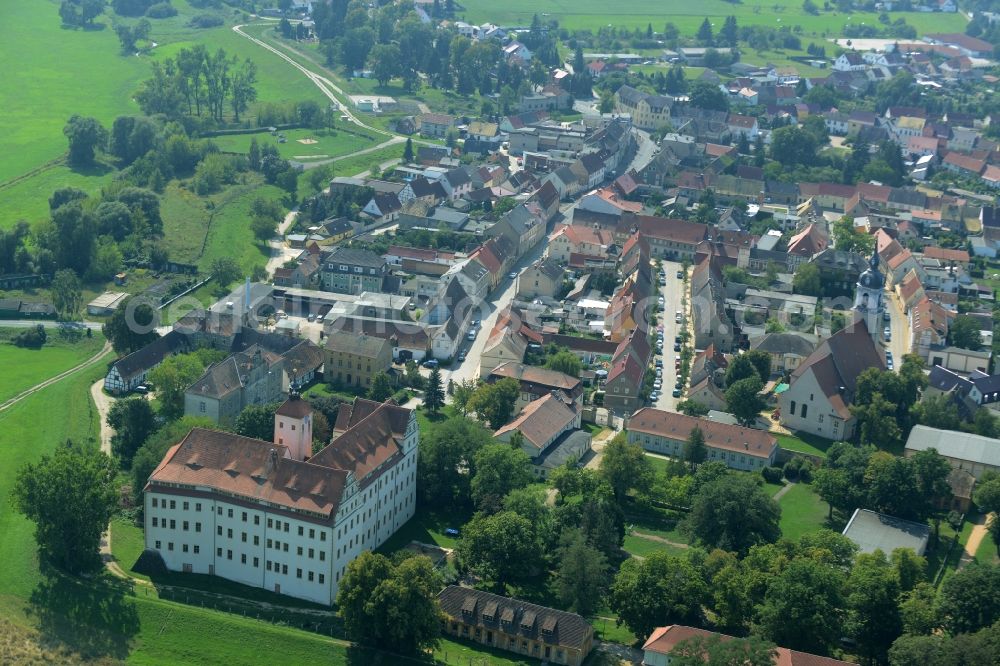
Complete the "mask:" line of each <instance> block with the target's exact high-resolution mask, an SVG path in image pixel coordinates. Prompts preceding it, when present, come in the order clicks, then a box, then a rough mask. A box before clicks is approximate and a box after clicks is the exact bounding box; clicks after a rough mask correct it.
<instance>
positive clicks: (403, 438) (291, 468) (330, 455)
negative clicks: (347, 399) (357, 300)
mask: <svg viewBox="0 0 1000 666" xmlns="http://www.w3.org/2000/svg"><path fill="white" fill-rule="evenodd" d="M274 420H275V423H274V441H272V442H266V441H262V440H257V439H250V438H247V437H240V436H239V435H234V434H232V433H228V432H220V431H215V430H205V429H202V428H194V429H192V430H191V432H189V433H188V434H187V436H186V437H184V439H183V440H181V441H180V442H179V443H177V444H176V445H174V446H173V447H172V448H171V449H170V450H169V451H167V453H166V455H165V456H164V457H163V460H162V461H161V462H160V464H159V466H157V468H156V469H155V470H154V471H153V473H152V474H151V475H150V477H149V481H148V482H147V484H146V487H145V488H144V490H143V494H144V506H145V545H146V549H147V550H150V551H154V552H156V553H157V554H159V556H160V557H161V558H162V560H163V562H164V564H165V565H166V568H167V569H169V570H170V571H179V572H185V573H199V574H208V575H214V576H220V577H222V578H226V579H228V580H232V581H236V582H238V583H243V584H244V585H250V586H253V587H260V588H264V589H267V590H271V591H274V592H277V593H280V594H286V595H289V596H292V597H296V598H299V599H306V600H309V601H313V602H317V603H321V604H333V602H334V600H335V599H336V596H337V590H338V589H339V585H340V580H341V578H342V577H343V575H344V572H345V570H346V568H347V565H348V564H349V563H350V562H351V561H352V560H354V558H356V557H357V556H358V555H360V554H361V553H362V552H363V551H365V550H373V549H375V548H378V547H379V546H380V545H381V544H382V543H384V542H385V541H386V539H388V538H389V537H390V536H392V535H393V534H394V533H395V532H396V530H398V529H399V528H400V527H402V526H403V524H404V523H405V522H406V521H407V520H409V518H410V517H412V516H413V512H414V509H415V506H416V469H417V443H418V441H419V438H420V436H419V431H418V426H417V419H416V416H415V414H414V412H413V411H412V410H409V409H404V408H402V407H399V406H397V405H395V404H394V403H392V402H385V403H378V402H373V401H370V400H364V399H361V398H359V399H357V400H356V401H355V402H354V404H352V405H348V404H343V405H341V406H340V412H338V414H337V420H336V425H335V428H334V437H333V440H332V441H331V442H330V443H329V444H328V445H327V446H325V447H324V448H323V449H321V450H320V451H319V452H317V453H316V455H311V453H312V411H311V409H310V408H309V405H308V403H307V402H305V401H303V400H300V399H299V398H298V396H297V395H295V394H294V393H293V395H292V397H291V398H289V399H288V400H287V401H286V402H285V403H284V404H282V405H281V407H280V408H279V409H278V410H277V412H276V413H275V416H274Z"/></svg>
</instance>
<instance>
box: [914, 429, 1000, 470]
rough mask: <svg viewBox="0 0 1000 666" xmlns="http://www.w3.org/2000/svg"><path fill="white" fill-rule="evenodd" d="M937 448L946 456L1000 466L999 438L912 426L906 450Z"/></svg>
mask: <svg viewBox="0 0 1000 666" xmlns="http://www.w3.org/2000/svg"><path fill="white" fill-rule="evenodd" d="M927 449H937V452H938V453H940V454H941V455H943V456H944V457H946V458H954V459H956V460H968V461H969V462H975V463H980V464H983V465H989V466H991V467H1000V440H998V439H993V438H991V437H982V436H980V435H973V434H971V433H967V432H958V431H956V430H941V429H940V428H930V427H928V426H925V425H916V426H913V429H912V430H910V436H909V438H907V440H906V450H907V451H926V450H927Z"/></svg>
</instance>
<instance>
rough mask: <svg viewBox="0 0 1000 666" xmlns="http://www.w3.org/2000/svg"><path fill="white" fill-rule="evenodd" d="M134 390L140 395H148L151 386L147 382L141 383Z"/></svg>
mask: <svg viewBox="0 0 1000 666" xmlns="http://www.w3.org/2000/svg"><path fill="white" fill-rule="evenodd" d="M133 390H134V391H135V392H136V393H138V394H139V395H146V394H147V393H149V387H148V386H146V385H145V384H139V385H138V386H136V387H135V389H133Z"/></svg>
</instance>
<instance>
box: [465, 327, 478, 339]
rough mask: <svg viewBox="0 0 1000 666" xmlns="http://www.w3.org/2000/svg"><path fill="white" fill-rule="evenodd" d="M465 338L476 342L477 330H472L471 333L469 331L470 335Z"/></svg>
mask: <svg viewBox="0 0 1000 666" xmlns="http://www.w3.org/2000/svg"><path fill="white" fill-rule="evenodd" d="M465 337H466V338H467V339H469V340H475V339H476V329H472V330H471V331H469V333H468V334H467V335H466V336H465Z"/></svg>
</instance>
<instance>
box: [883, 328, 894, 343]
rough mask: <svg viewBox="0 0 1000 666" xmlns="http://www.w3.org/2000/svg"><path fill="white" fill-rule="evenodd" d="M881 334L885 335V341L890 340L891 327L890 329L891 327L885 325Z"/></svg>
mask: <svg viewBox="0 0 1000 666" xmlns="http://www.w3.org/2000/svg"><path fill="white" fill-rule="evenodd" d="M882 335H884V336H885V341H886V342H888V341H890V340H892V329H891V328H889V327H888V326H886V327H885V330H884V331H882Z"/></svg>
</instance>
